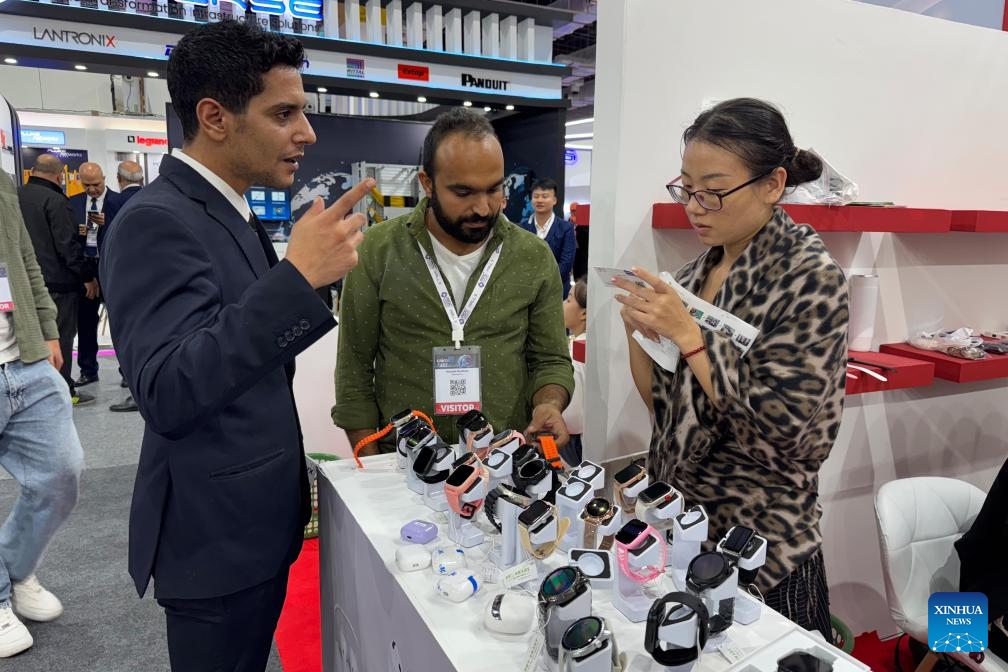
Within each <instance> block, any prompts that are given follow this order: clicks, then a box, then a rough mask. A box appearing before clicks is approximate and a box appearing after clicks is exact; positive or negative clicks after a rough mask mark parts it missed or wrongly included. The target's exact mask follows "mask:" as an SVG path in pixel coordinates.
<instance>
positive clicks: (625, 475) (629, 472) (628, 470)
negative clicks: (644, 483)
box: [613, 463, 644, 485]
mask: <svg viewBox="0 0 1008 672" xmlns="http://www.w3.org/2000/svg"><path fill="white" fill-rule="evenodd" d="M642 471H644V467H642V466H641V465H639V464H636V463H634V464H631V465H630V466H628V467H623V468H622V469H620V470H619V471H617V472H616V475H615V476H613V480H614V481H616V482H617V483H620V484H621V485H622V484H626V483H629V482H630V481H631V480H632V479H633V478H634V477H635V476H637V475H639V474H640V473H641V472H642Z"/></svg>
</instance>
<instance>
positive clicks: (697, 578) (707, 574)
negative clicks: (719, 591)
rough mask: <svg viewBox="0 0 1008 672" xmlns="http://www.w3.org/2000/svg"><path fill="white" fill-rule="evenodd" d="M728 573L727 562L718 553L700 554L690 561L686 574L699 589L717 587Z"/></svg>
mask: <svg viewBox="0 0 1008 672" xmlns="http://www.w3.org/2000/svg"><path fill="white" fill-rule="evenodd" d="M727 572H728V561H727V560H726V559H725V557H724V556H723V555H721V554H720V553H701V554H700V555H698V556H696V557H695V558H693V560H691V561H690V564H689V569H688V570H687V574H688V575H689V577H690V580H691V581H692V582H693V583H694V584H696V585H697V586H700V587H701V588H705V587H709V586H713V585H717V584H718V583H719V582H720V581H721V580H722V579H723V578H724V576H725V574H727Z"/></svg>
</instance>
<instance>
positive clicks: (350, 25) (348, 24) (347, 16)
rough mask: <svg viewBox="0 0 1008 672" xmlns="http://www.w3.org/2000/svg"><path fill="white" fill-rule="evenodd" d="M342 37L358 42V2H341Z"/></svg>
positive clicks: (345, 0) (353, 0)
mask: <svg viewBox="0 0 1008 672" xmlns="http://www.w3.org/2000/svg"><path fill="white" fill-rule="evenodd" d="M343 37H345V38H346V39H348V40H353V41H355V42H360V37H361V35H360V0H344V2H343Z"/></svg>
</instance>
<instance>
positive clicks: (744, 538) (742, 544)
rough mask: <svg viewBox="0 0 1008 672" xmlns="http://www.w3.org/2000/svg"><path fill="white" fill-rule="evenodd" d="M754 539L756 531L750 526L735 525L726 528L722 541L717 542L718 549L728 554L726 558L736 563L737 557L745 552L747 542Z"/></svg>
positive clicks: (747, 545)
mask: <svg viewBox="0 0 1008 672" xmlns="http://www.w3.org/2000/svg"><path fill="white" fill-rule="evenodd" d="M755 539H756V531H755V530H753V529H752V528H751V527H744V526H742V525H736V526H735V527H733V528H731V529H730V530H728V534H727V535H726V536H725V538H724V541H722V542H721V543H720V544H718V550H719V551H720V552H721V553H724V554H725V555H726V556H728V559H729V560H731V561H732V562H734V563H735V564H738V561H739V558H741V557H742V554H743V553H745V551H746V549H747V548H748V547H749V544H750V543H752V542H753V541H754V540H755Z"/></svg>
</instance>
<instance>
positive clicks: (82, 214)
mask: <svg viewBox="0 0 1008 672" xmlns="http://www.w3.org/2000/svg"><path fill="white" fill-rule="evenodd" d="M122 204H123V200H122V195H121V194H120V193H119V192H118V191H112V190H111V189H109V188H108V187H106V188H105V200H104V201H102V207H101V212H103V213H105V225H104V226H101V227H99V228H98V250H99V253H100V251H101V250H102V249H104V247H105V232H106V231H108V227H109V226H110V225H111V224H112V220H114V219H115V216H116V213H118V212H119V208H120V207H122ZM70 208H71V209H72V210H73V220H74V224H76V225H77V226H80V225H81V224H83V223H84V222H85V221H86V219H87V212H88V210H90V209H91V197H90V196H88V195H87V193H84V192H82V193H79V194H77V195H76V196H71V197H70ZM77 241H78V242H79V243H80V246H81V248H82V249H85V250H86V249H87V247H86V246H87V237H86V236H78V237H77ZM89 259H90V257H89Z"/></svg>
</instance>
